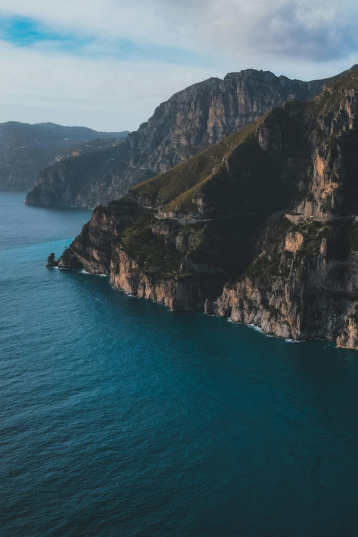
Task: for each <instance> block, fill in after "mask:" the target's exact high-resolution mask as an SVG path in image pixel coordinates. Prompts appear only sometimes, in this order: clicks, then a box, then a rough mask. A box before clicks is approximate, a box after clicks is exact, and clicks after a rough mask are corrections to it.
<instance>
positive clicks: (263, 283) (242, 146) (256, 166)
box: [59, 66, 358, 349]
mask: <svg viewBox="0 0 358 537" xmlns="http://www.w3.org/2000/svg"><path fill="white" fill-rule="evenodd" d="M59 267H60V268H62V269H69V268H72V269H82V268H84V269H85V270H86V271H88V272H92V273H106V274H109V275H110V279H111V282H112V284H113V285H114V286H115V287H117V288H118V289H122V290H124V291H126V292H128V293H130V294H132V295H137V296H140V297H144V298H148V299H151V300H155V301H157V302H160V303H163V304H165V305H166V306H168V307H169V308H171V309H172V310H182V311H185V310H195V309H199V310H200V309H201V310H203V309H205V311H206V312H207V313H212V314H216V315H222V316H227V317H230V318H231V320H232V321H233V322H239V323H247V324H253V325H255V326H258V327H260V328H261V329H262V330H263V332H265V333H267V334H273V335H276V336H279V337H282V338H290V339H295V340H303V339H314V338H320V339H328V340H332V341H335V342H336V343H337V345H338V346H340V347H345V348H352V349H358V268H357V267H358V66H355V67H354V68H352V69H351V70H349V71H348V72H346V73H345V74H344V76H342V77H341V78H339V79H338V80H337V81H336V82H335V83H334V84H332V85H329V86H327V87H326V88H325V90H324V91H323V92H322V93H321V94H320V95H319V96H318V97H317V98H315V99H314V100H312V101H311V102H308V103H301V102H298V101H291V102H287V103H286V104H284V105H282V106H281V107H278V108H274V109H273V110H271V111H269V112H267V113H266V114H265V115H264V116H262V117H261V118H259V119H258V120H256V121H255V122H253V123H251V124H250V125H248V126H246V127H244V128H243V129H241V130H239V131H238V132H236V133H234V134H232V135H230V136H228V137H226V138H225V139H224V140H222V141H221V142H219V143H217V144H215V145H213V146H212V147H210V148H209V149H207V150H205V151H204V152H202V153H200V154H198V155H196V156H194V157H192V158H191V159H189V160H187V161H186V162H184V163H182V164H180V165H179V166H177V167H175V168H173V169H172V170H170V171H168V172H165V173H163V174H161V175H158V176H157V177H154V178H152V179H149V180H147V181H145V182H144V183H142V184H140V185H137V186H135V187H134V188H132V189H131V190H130V191H129V193H128V194H127V195H126V196H125V197H123V198H122V199H120V200H118V201H114V202H112V203H111V204H109V205H108V206H99V207H97V208H96V209H95V210H94V212H93V215H92V218H91V220H90V222H89V223H88V224H86V225H85V226H84V227H83V229H82V232H81V234H80V235H79V236H78V237H77V238H76V239H75V240H74V242H73V243H72V244H71V245H70V247H69V248H67V249H66V250H65V252H64V253H63V255H62V257H61V258H60V260H59Z"/></svg>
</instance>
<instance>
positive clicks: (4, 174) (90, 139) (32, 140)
mask: <svg viewBox="0 0 358 537" xmlns="http://www.w3.org/2000/svg"><path fill="white" fill-rule="evenodd" d="M126 134H128V133H127V132H118V133H114V132H113V133H103V132H96V131H94V130H92V129H87V128H85V127H62V126H61V125H55V124H54V123H38V124H36V125H29V124H27V123H17V122H15V121H9V122H8V123H1V124H0V188H1V189H8V190H28V189H29V188H32V187H33V185H34V181H35V179H36V177H37V174H38V173H39V172H40V170H42V169H43V168H45V167H47V166H50V165H51V164H54V163H55V162H56V160H59V159H60V158H64V157H67V156H70V155H74V154H79V153H84V152H88V151H89V150H96V149H99V148H100V147H103V148H104V147H105V144H106V142H105V141H104V140H105V139H110V140H109V141H108V142H107V143H108V144H111V145H113V144H114V143H118V139H120V138H123V137H124V136H126Z"/></svg>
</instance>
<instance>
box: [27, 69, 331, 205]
mask: <svg viewBox="0 0 358 537" xmlns="http://www.w3.org/2000/svg"><path fill="white" fill-rule="evenodd" d="M325 82H326V81H325V80H319V81H313V82H302V81H299V80H290V79H288V78H286V77H283V76H281V77H276V76H275V75H274V74H272V73H270V72H268V71H266V72H265V71H255V70H253V69H249V70H246V71H241V72H240V73H230V74H228V75H227V76H226V77H225V78H224V80H220V79H218V78H210V79H209V80H206V81H204V82H201V83H199V84H195V85H193V86H190V87H189V88H187V89H185V90H183V91H181V92H179V93H176V94H175V95H173V96H172V97H171V98H170V99H169V100H168V101H166V102H165V103H162V104H161V105H160V106H158V108H157V109H156V110H155V112H154V114H153V116H152V117H151V118H150V119H149V120H148V122H147V123H143V124H142V125H141V126H140V127H139V129H138V130H137V131H136V132H132V133H131V134H130V135H129V136H128V137H127V139H126V142H125V143H124V144H123V145H122V146H121V147H120V148H119V149H118V151H115V152H111V153H110V154H109V153H108V154H107V153H106V152H103V153H102V154H99V153H98V152H97V156H96V165H95V166H94V167H92V165H90V158H89V159H88V160H87V161H86V159H82V161H81V164H79V163H77V162H76V161H75V159H71V160H70V161H68V162H66V161H62V162H60V163H58V164H56V165H55V166H52V167H50V168H48V169H47V170H44V171H43V172H41V174H40V175H39V176H38V178H37V181H36V185H35V188H34V189H33V190H32V191H31V192H30V193H29V195H28V197H27V203H29V204H30V205H40V206H51V205H52V206H56V205H70V206H80V207H86V206H87V207H94V206H96V205H98V204H107V203H109V202H110V201H111V200H113V199H116V198H119V197H120V196H121V195H123V194H124V193H126V192H127V191H128V189H129V188H130V187H131V186H133V185H136V184H138V183H140V182H142V181H144V180H146V179H148V178H150V177H153V176H155V175H157V174H159V173H161V172H164V171H167V170H169V169H170V168H172V167H174V166H176V165H178V164H180V163H182V162H183V161H185V160H187V159H188V158H190V157H192V156H193V155H195V154H197V153H199V152H200V151H202V150H203V149H205V148H207V147H209V146H210V145H211V144H213V143H215V142H217V141H219V140H222V139H223V138H224V137H225V136H227V135H230V134H232V133H234V132H236V131H237V130H238V129H239V128H241V127H242V126H244V125H246V124H248V123H250V122H252V121H254V120H256V119H258V118H259V117H260V116H262V115H263V114H264V113H265V112H267V111H268V110H270V109H271V108H272V107H274V106H278V105H280V104H282V103H283V102H285V101H287V100H289V99H292V98H296V99H299V100H301V101H308V100H310V99H312V98H313V97H315V96H316V95H317V94H318V93H320V92H321V90H322V88H323V85H324V83H325ZM92 160H93V159H92Z"/></svg>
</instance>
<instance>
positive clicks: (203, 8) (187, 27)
mask: <svg viewBox="0 0 358 537" xmlns="http://www.w3.org/2000/svg"><path fill="white" fill-rule="evenodd" d="M357 17H358V4H357V2H356V0H340V2H337V0H325V1H323V0H291V1H288V0H270V2H267V0H251V2H248V1H247V0H221V1H220V2H218V1H217V0H181V1H180V2H178V1H174V0H151V2H148V1H147V0H146V1H145V0H132V1H131V2H124V1H123V0H91V1H90V2H89V1H88V0H51V2H48V0H46V1H45V0H31V2H29V0H11V1H10V0H2V1H1V3H0V73H1V77H2V86H1V88H0V104H1V109H2V110H3V113H2V114H1V115H0V121H5V120H6V119H17V120H23V121H30V122H33V121H46V120H48V121H55V122H59V123H67V124H75V123H77V124H86V125H88V126H92V127H94V128H99V129H102V130H105V129H106V130H109V129H111V130H118V129H125V128H129V129H134V128H137V126H138V124H139V123H140V122H142V121H145V120H146V119H147V118H148V117H149V116H150V115H151V114H152V113H153V111H154V108H155V106H156V105H158V104H159V103H160V102H162V101H163V100H166V99H168V98H169V97H170V95H171V94H172V93H174V92H175V91H179V90H180V89H183V88H184V87H186V86H187V85H189V84H191V83H194V82H198V81H200V80H203V79H205V78H208V77H209V76H219V77H222V76H224V75H225V74H226V72H228V71H238V70H240V69H244V68H250V67H252V68H256V69H267V70H271V71H273V72H275V73H276V74H285V75H287V76H290V77H295V78H302V79H305V80H308V79H312V78H323V77H326V76H331V75H334V74H336V73H338V72H339V71H342V70H344V69H346V68H348V67H349V66H350V65H352V64H353V63H357V52H358V32H356V20H357ZM5 110H6V114H7V115H6V119H5V116H4V113H5ZM21 118H22V119H21Z"/></svg>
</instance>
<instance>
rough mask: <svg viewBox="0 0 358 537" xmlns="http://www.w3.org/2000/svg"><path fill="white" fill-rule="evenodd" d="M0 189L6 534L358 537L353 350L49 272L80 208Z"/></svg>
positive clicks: (0, 440) (2, 530) (0, 524)
mask: <svg viewBox="0 0 358 537" xmlns="http://www.w3.org/2000/svg"><path fill="white" fill-rule="evenodd" d="M22 199H23V195H22V194H21V193H20V194H19V193H0V245H1V246H0V247H1V252H0V263H1V264H0V266H1V271H0V278H1V283H0V313H1V324H0V338H1V339H0V341H1V347H0V349H1V356H0V378H1V380H0V412H1V420H0V502H1V504H0V517H1V519H0V534H1V536H5V537H46V536H59V537H70V536H71V537H80V536H93V537H112V536H121V537H134V536H145V537H151V536H153V537H157V536H158V537H171V536H178V537H234V536H235V537H236V536H240V537H266V536H273V537H281V536H282V537H288V536H290V537H317V536H324V537H338V536H345V537H350V536H356V535H358V508H357V507H358V506H357V500H358V420H357V416H358V353H352V352H348V351H338V350H336V349H335V348H334V347H333V346H331V345H327V344H326V343H321V342H315V343H305V344H294V343H288V342H284V341H279V340H277V339H273V338H266V337H264V336H262V335H261V334H258V333H257V332H255V331H254V330H252V329H250V328H247V327H242V326H235V325H232V324H230V323H228V322H226V321H225V320H224V319H216V318H210V317H206V316H204V315H201V314H183V315H180V314H173V313H170V312H168V311H167V310H165V309H164V308H163V307H160V306H158V305H156V304H151V303H148V302H145V301H142V300H138V299H134V298H130V297H127V296H125V295H124V294H121V293H119V292H116V291H114V290H112V289H111V287H110V285H109V283H108V279H107V278H101V277H95V276H90V275H86V274H73V273H72V274H68V273H62V272H60V271H58V270H56V269H54V270H47V269H45V268H44V262H45V259H46V257H47V255H48V254H49V253H50V252H51V251H54V252H56V254H57V255H58V254H60V253H61V251H62V250H63V249H64V247H65V246H66V245H67V244H69V242H70V241H69V240H68V239H69V237H73V236H74V235H75V234H76V233H77V232H78V230H79V229H80V227H81V225H82V224H83V223H84V222H85V221H86V219H87V217H88V213H87V212H85V211H83V212H81V211H78V212H77V211H48V210H44V209H36V208H31V207H26V206H24V205H23V204H22V203H21V202H22Z"/></svg>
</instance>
